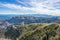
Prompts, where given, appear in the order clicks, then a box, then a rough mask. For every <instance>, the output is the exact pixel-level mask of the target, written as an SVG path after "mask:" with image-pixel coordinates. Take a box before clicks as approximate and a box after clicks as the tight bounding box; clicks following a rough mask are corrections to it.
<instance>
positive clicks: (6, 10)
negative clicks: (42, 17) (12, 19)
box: [0, 0, 60, 16]
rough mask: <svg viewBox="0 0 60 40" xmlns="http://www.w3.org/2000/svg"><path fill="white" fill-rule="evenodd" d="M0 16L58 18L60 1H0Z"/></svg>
mask: <svg viewBox="0 0 60 40" xmlns="http://www.w3.org/2000/svg"><path fill="white" fill-rule="evenodd" d="M0 14H48V15H56V16H60V0H0Z"/></svg>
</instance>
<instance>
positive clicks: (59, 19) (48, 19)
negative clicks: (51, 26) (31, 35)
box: [0, 14, 60, 24]
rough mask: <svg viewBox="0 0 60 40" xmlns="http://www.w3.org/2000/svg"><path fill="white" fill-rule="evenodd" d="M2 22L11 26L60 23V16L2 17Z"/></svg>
mask: <svg viewBox="0 0 60 40" xmlns="http://www.w3.org/2000/svg"><path fill="white" fill-rule="evenodd" d="M0 20H2V21H3V20H5V21H7V22H8V23H11V24H19V23H22V22H24V23H25V24H29V23H60V16H52V15H46V14H25V15H0Z"/></svg>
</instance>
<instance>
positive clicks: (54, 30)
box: [4, 23, 60, 40]
mask: <svg viewBox="0 0 60 40" xmlns="http://www.w3.org/2000/svg"><path fill="white" fill-rule="evenodd" d="M4 35H5V38H10V39H12V40H60V36H59V35H60V24H57V23H55V24H54V23H49V24H48V23H34V24H25V25H24V26H23V25H20V24H18V25H11V26H10V27H8V28H7V31H5V34H4Z"/></svg>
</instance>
